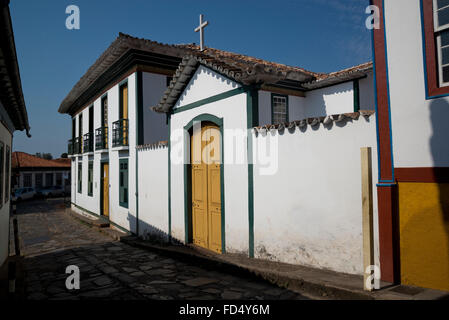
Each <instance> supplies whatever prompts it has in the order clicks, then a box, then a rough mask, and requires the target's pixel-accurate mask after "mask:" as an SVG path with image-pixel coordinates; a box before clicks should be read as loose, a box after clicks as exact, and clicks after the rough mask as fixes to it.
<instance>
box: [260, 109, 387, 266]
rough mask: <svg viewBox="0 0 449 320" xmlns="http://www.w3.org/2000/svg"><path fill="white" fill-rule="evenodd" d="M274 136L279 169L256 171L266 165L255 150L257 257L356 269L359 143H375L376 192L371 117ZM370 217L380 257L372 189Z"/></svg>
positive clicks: (359, 217) (358, 257)
mask: <svg viewBox="0 0 449 320" xmlns="http://www.w3.org/2000/svg"><path fill="white" fill-rule="evenodd" d="M253 136H254V139H255V140H254V141H255V143H254V144H255V146H256V148H257V146H258V143H267V140H268V137H272V135H271V133H268V135H267V136H265V137H264V136H262V135H260V134H259V135H258V137H257V138H256V137H255V134H253ZM272 139H277V141H278V148H275V149H274V150H275V151H276V150H278V157H277V159H278V170H275V171H274V172H273V174H271V175H262V174H261V171H260V170H261V169H262V168H266V165H262V164H261V163H260V161H258V160H257V158H256V157H257V154H258V153H257V152H256V151H255V152H254V157H255V160H254V161H255V165H254V238H255V243H254V248H255V255H256V257H258V258H264V259H270V260H275V261H281V262H286V263H292V264H300V265H305V266H311V267H315V268H322V269H329V270H334V271H338V272H345V273H351V274H362V271H363V260H362V240H363V239H362V201H361V199H362V195H361V164H360V148H361V147H372V148H373V149H372V160H373V177H374V178H373V190H375V181H376V179H375V177H377V157H376V152H377V151H376V124H375V117H374V116H371V117H370V119H369V121H367V120H365V119H364V118H363V117H361V118H360V119H359V120H358V121H353V122H352V123H351V122H348V123H347V124H346V125H345V126H341V125H336V124H333V126H332V128H331V129H329V128H324V127H323V125H322V124H321V125H320V128H319V129H317V128H314V129H312V128H311V127H307V130H305V131H304V132H303V131H301V130H299V129H296V130H295V132H293V133H290V132H289V131H288V130H286V131H285V132H284V134H283V135H280V134H279V133H276V134H275V135H274V138H272ZM272 141H274V140H272ZM274 145H275V144H274ZM274 155H276V153H274ZM273 159H276V158H273ZM272 163H275V161H274V160H273V162H272ZM374 219H375V220H374V225H375V245H376V250H375V257H376V261H378V255H379V254H378V246H377V243H378V239H377V234H378V232H377V229H378V227H377V198H376V194H375V193H374Z"/></svg>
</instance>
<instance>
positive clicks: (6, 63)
mask: <svg viewBox="0 0 449 320" xmlns="http://www.w3.org/2000/svg"><path fill="white" fill-rule="evenodd" d="M8 3H9V1H0V101H1V103H2V104H3V106H4V108H5V110H6V112H7V113H8V115H9V117H10V118H11V121H12V122H13V125H14V128H15V129H16V130H26V132H27V134H28V135H29V131H30V125H29V123H28V114H27V110H26V107H25V100H24V98H23V92H22V82H21V79H20V71H19V65H18V61H17V53H16V45H15V41H14V32H13V28H12V23H11V14H10V12H9V6H8Z"/></svg>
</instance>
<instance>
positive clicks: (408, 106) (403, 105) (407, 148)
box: [385, 0, 449, 167]
mask: <svg viewBox="0 0 449 320" xmlns="http://www.w3.org/2000/svg"><path fill="white" fill-rule="evenodd" d="M404 8H407V10H404ZM385 19H386V23H385V24H386V40H387V51H388V65H389V69H388V72H389V84H390V102H391V122H392V124H391V126H392V134H393V154H394V165H395V167H433V166H435V167H447V166H449V143H448V142H447V137H449V126H448V125H447V119H449V97H443V98H439V99H433V100H426V96H425V90H426V89H425V74H424V63H423V44H422V29H421V10H420V2H419V1H418V0H394V1H393V0H386V1H385ZM404 30H406V32H404Z"/></svg>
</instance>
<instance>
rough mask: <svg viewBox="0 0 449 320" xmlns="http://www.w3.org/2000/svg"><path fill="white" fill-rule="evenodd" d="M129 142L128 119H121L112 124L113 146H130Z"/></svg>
mask: <svg viewBox="0 0 449 320" xmlns="http://www.w3.org/2000/svg"><path fill="white" fill-rule="evenodd" d="M128 140H129V134H128V119H120V120H118V121H115V122H114V123H112V146H113V147H121V146H128V145H129V141H128Z"/></svg>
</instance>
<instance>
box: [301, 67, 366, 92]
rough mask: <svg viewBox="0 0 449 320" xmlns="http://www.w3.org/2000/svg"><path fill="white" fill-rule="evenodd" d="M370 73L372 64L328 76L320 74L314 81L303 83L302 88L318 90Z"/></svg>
mask: <svg viewBox="0 0 449 320" xmlns="http://www.w3.org/2000/svg"><path fill="white" fill-rule="evenodd" d="M372 71H373V63H372V62H366V63H362V64H360V65H357V66H354V67H350V68H347V69H343V70H340V71H336V72H331V73H328V74H321V75H320V76H318V77H317V78H316V80H314V81H312V82H309V83H304V84H303V85H302V86H303V87H304V88H306V89H309V90H313V89H318V88H322V87H325V86H330V85H333V84H337V83H341V82H345V81H350V80H354V79H358V78H361V77H364V76H366V75H367V74H368V73H370V72H372Z"/></svg>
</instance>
